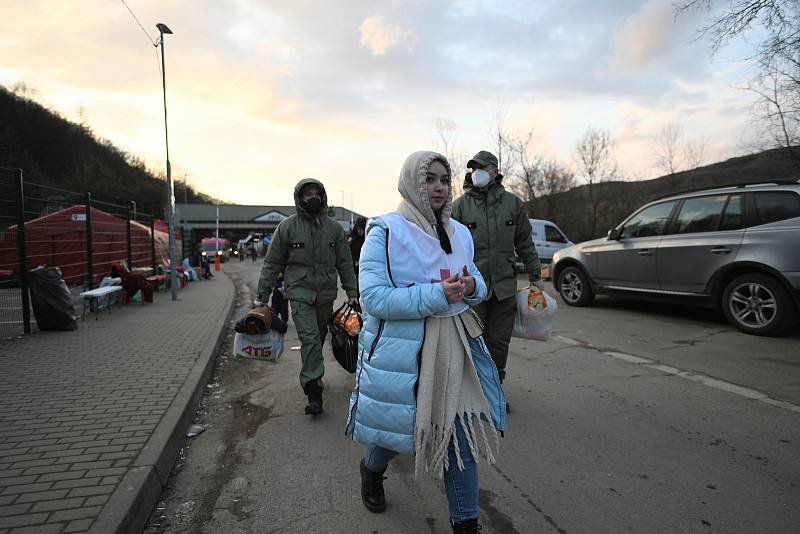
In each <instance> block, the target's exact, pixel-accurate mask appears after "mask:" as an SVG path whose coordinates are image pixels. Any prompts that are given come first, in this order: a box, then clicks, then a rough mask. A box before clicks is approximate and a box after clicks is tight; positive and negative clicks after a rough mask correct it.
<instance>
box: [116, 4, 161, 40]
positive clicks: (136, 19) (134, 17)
mask: <svg viewBox="0 0 800 534" xmlns="http://www.w3.org/2000/svg"><path fill="white" fill-rule="evenodd" d="M121 2H122V5H124V6H125V8H126V9H127V10H128V13H130V14H131V16H132V17H133V20H135V21H136V24H138V25H139V27H140V28H141V29H142V31H143V32H144V34H145V35H146V36H147V40H148V41H150V44H151V45H153V46H158V45H157V44H156V42H155V41H154V40H153V38H152V37H150V34H149V33H147V30H145V29H144V26H142V23H141V22H139V19H138V18H136V15H135V14H134V12H133V11H131V8H130V7H128V4H126V3H125V0H121Z"/></svg>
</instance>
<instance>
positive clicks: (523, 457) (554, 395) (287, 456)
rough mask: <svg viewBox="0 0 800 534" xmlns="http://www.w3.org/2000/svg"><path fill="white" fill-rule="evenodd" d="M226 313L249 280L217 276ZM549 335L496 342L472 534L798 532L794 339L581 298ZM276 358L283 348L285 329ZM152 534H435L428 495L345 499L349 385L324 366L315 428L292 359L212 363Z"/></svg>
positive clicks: (436, 491) (425, 482)
mask: <svg viewBox="0 0 800 534" xmlns="http://www.w3.org/2000/svg"><path fill="white" fill-rule="evenodd" d="M229 272H230V273H231V275H232V277H233V279H234V280H235V281H236V282H237V287H238V290H239V293H238V302H239V305H240V307H239V308H238V312H239V313H241V312H242V311H243V310H244V308H243V307H242V306H241V304H242V303H244V302H247V301H248V300H249V299H250V298H251V294H252V291H253V289H254V286H255V282H256V278H257V266H253V265H251V264H249V263H247V264H242V265H239V264H230V265H229ZM557 330H558V332H557V337H556V338H555V339H553V340H551V341H549V342H547V343H541V342H529V341H523V340H516V339H515V340H513V341H512V349H511V350H512V354H511V362H512V363H511V365H510V369H509V377H508V380H507V384H506V385H507V388H506V389H507V392H508V395H509V398H510V401H511V406H512V407H511V413H510V428H511V430H510V432H508V433H507V434H506V437H505V439H503V440H502V442H501V447H502V448H501V456H500V459H499V461H498V464H497V465H496V466H487V465H485V464H483V465H482V467H481V488H482V489H481V499H480V503H481V514H482V522H483V523H484V532H497V533H524V534H527V533H532V532H536V533H546V532H554V533H556V532H567V533H573V532H576V533H582V532H587V533H593V534H594V533H619V532H637V533H638V532H641V533H654V532H664V533H672V532H690V533H693V532H698V533H700V532H703V533H706V532H714V533H720V532H722V533H729V532H741V533H748V534H750V533H761V532H763V533H784V532H785V533H793V532H796V531H797V530H796V529H797V525H798V524H800V509H798V507H797V505H796V503H797V502H798V501H799V500H800V487H798V484H800V408H799V407H798V406H799V405H800V399H798V397H797V390H798V388H797V384H798V383H800V351H799V350H798V348H797V347H800V344H798V339H800V337H798V335H794V336H793V337H787V338H781V339H767V338H754V337H750V336H745V335H743V334H740V333H738V332H736V331H734V330H733V329H731V328H730V327H728V326H727V325H726V324H725V323H724V321H723V320H722V319H721V318H720V317H718V316H717V315H716V314H714V313H712V312H706V311H697V310H691V309H687V308H679V307H670V308H668V309H666V310H662V311H655V310H654V308H652V306H649V305H630V304H627V303H625V304H622V303H619V302H613V301H610V300H609V301H605V300H598V305H597V306H596V307H594V308H591V309H575V308H567V307H566V306H565V307H563V308H562V309H561V311H560V315H559V322H558V329H557ZM286 345H287V347H291V346H292V345H297V338H296V336H295V334H294V330H293V328H292V326H290V331H289V334H288V335H287V338H286ZM218 362H219V364H220V365H221V367H220V368H218V369H217V371H216V374H215V378H214V382H213V383H212V384H211V385H210V386H211V387H209V392H210V393H209V395H208V397H207V398H206V399H205V401H204V408H203V410H201V412H200V413H199V414H198V420H199V421H201V422H204V423H206V424H207V425H208V430H207V431H206V432H205V433H203V434H201V435H200V436H198V437H197V438H194V439H192V440H189V441H187V444H186V447H185V449H184V451H183V452H182V455H181V461H180V465H179V467H178V468H177V469H176V470H175V472H176V474H175V475H174V476H173V478H172V479H171V480H170V486H171V487H170V489H169V490H168V491H166V492H165V494H164V495H163V496H162V503H161V504H160V505H159V509H158V510H157V511H156V513H154V515H153V517H152V518H151V522H150V526H149V527H148V529H147V530H146V532H148V534H151V533H178V532H201V533H256V532H258V533H261V532H269V533H273V532H274V533H279V532H280V533H284V532H286V533H289V532H320V533H327V532H331V533H336V532H342V533H344V532H346V533H362V532H363V533H376V532H380V533H398V532H401V533H402V532H407V533H419V532H423V533H424V532H430V533H446V532H449V526H448V524H447V507H446V500H445V498H444V495H443V492H442V489H441V484H440V483H438V482H437V481H435V480H434V479H432V478H430V477H429V476H421V477H420V478H419V479H416V480H415V478H414V476H413V465H412V462H411V460H410V459H409V458H399V459H398V461H396V462H395V463H393V464H392V466H391V467H390V469H389V470H388V472H387V477H388V478H387V480H386V491H387V499H388V502H389V508H388V510H387V511H386V512H385V513H384V514H379V515H375V514H371V513H369V512H367V511H366V510H365V509H364V508H363V506H362V504H361V501H360V497H359V475H358V470H357V465H358V461H359V459H360V457H361V454H362V449H361V447H360V446H358V445H356V444H354V443H352V442H351V441H350V440H349V439H348V438H346V437H345V436H344V434H343V427H344V419H345V416H346V413H345V412H346V406H347V398H348V395H349V390H350V388H351V387H352V377H351V375H348V374H347V373H345V372H344V371H342V370H341V369H340V368H339V367H338V366H337V365H336V363H335V362H334V361H333V359H332V357H331V356H330V354H328V355H327V356H326V362H327V372H326V377H325V380H326V391H325V403H326V405H325V407H326V412H325V414H324V415H323V416H322V417H320V418H319V419H317V420H312V419H310V418H308V417H306V416H304V415H302V413H303V405H304V397H303V395H302V392H301V391H300V388H299V386H298V384H297V373H298V370H299V354H298V353H297V352H294V351H287V353H286V354H285V355H284V358H283V359H282V360H281V361H279V362H278V363H275V364H272V363H268V362H257V361H252V360H241V359H236V358H232V357H231V356H230V349H229V347H228V350H227V351H224V352H223V353H222V354H221V355H220V357H219V359H218Z"/></svg>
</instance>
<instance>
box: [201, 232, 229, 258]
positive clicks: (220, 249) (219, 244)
mask: <svg viewBox="0 0 800 534" xmlns="http://www.w3.org/2000/svg"><path fill="white" fill-rule="evenodd" d="M200 246H201V248H202V249H203V252H205V253H206V254H207V255H208V257H209V258H210V259H211V261H214V260H213V258H214V256H219V257H220V261H221V262H223V263H224V262H226V261H228V255H229V254H230V243H229V242H228V240H227V239H222V238H220V239H216V238H214V237H207V238H204V239H202V240H201V241H200Z"/></svg>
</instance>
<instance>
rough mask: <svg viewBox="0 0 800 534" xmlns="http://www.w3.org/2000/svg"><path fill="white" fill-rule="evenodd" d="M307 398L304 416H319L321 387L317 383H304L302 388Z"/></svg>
mask: <svg viewBox="0 0 800 534" xmlns="http://www.w3.org/2000/svg"><path fill="white" fill-rule="evenodd" d="M303 391H305V393H306V395H307V396H308V404H306V415H319V414H321V413H322V386H320V385H319V383H318V381H316V380H311V381H309V382H306V385H305V387H304V388H303Z"/></svg>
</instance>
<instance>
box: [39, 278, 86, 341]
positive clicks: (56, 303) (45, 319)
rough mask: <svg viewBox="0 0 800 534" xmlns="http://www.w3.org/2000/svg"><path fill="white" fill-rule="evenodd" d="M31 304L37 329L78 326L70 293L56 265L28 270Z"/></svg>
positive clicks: (69, 328) (73, 328)
mask: <svg viewBox="0 0 800 534" xmlns="http://www.w3.org/2000/svg"><path fill="white" fill-rule="evenodd" d="M30 284H31V304H32V305H33V315H34V316H35V317H36V325H37V326H38V327H39V330H75V329H76V328H78V322H77V317H76V316H75V307H74V306H73V305H72V295H71V294H70V292H69V288H68V287H67V284H66V283H65V282H64V280H62V279H61V269H59V268H58V267H40V268H38V269H33V270H32V271H31V272H30Z"/></svg>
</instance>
